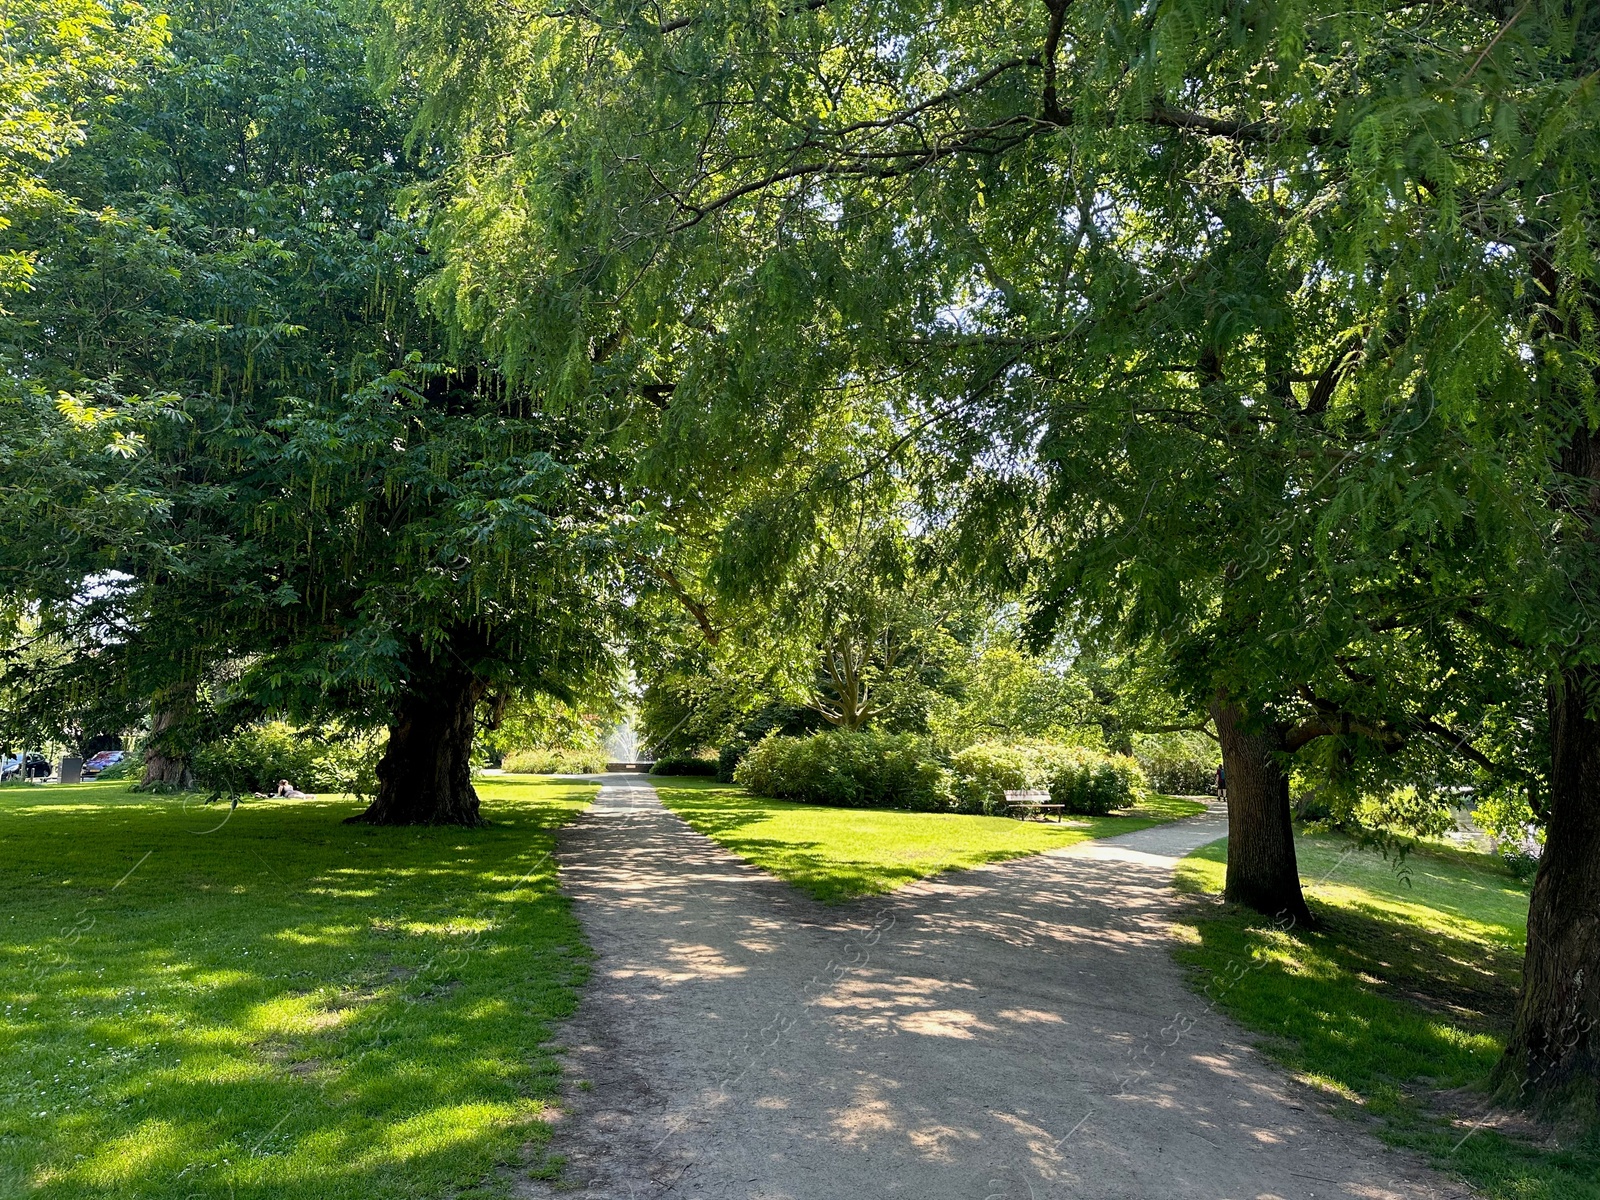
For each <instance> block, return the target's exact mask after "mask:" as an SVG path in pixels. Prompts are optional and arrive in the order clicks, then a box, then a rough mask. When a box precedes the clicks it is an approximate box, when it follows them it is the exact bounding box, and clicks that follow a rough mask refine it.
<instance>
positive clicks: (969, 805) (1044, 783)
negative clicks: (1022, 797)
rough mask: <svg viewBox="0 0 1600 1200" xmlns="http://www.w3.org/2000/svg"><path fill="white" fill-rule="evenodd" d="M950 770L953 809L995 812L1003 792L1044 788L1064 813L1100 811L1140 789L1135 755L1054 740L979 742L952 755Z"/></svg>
mask: <svg viewBox="0 0 1600 1200" xmlns="http://www.w3.org/2000/svg"><path fill="white" fill-rule="evenodd" d="M950 770H951V772H952V774H954V776H955V784H954V787H953V789H952V790H953V792H954V795H955V800H956V810H957V811H958V812H969V813H991V814H996V815H999V814H1003V813H1004V812H1005V793H1006V792H1007V791H1045V790H1048V791H1049V792H1050V798H1051V800H1053V801H1054V802H1055V803H1057V804H1061V805H1064V806H1065V808H1066V810H1067V811H1068V812H1071V813H1088V814H1092V815H1095V816H1103V815H1105V814H1106V813H1108V812H1110V811H1111V810H1112V809H1114V808H1126V807H1127V806H1128V805H1130V804H1135V803H1137V802H1138V800H1139V797H1140V796H1141V795H1142V794H1143V792H1144V777H1143V775H1142V773H1141V771H1140V769H1139V764H1138V762H1137V761H1135V760H1134V759H1132V758H1130V757H1128V756H1127V755H1125V754H1107V753H1106V752H1105V751H1103V750H1095V749H1091V748H1090V747H1087V746H1064V745H1061V744H1060V743H1058V742H1046V741H1026V742H1015V743H1011V744H1004V743H1000V742H980V743H978V745H976V746H968V747H967V748H966V749H965V750H962V751H959V752H958V753H956V754H955V755H953V756H952V757H951V759H950Z"/></svg>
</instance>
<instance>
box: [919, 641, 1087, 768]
mask: <svg viewBox="0 0 1600 1200" xmlns="http://www.w3.org/2000/svg"><path fill="white" fill-rule="evenodd" d="M954 673H955V676H956V680H957V686H958V688H959V691H958V693H957V695H954V696H949V697H940V698H939V700H938V701H936V702H935V704H934V705H933V707H932V711H931V712H930V713H929V716H928V726H929V729H930V731H931V732H932V734H933V736H934V738H935V740H936V741H937V742H938V744H939V745H940V746H942V747H946V748H948V749H949V750H950V751H955V750H959V749H960V748H961V747H963V746H971V745H973V744H975V743H978V742H988V741H1006V740H1015V739H1018V738H1046V739H1049V740H1051V741H1057V742H1068V741H1082V740H1084V739H1085V738H1086V736H1089V737H1093V740H1095V741H1099V736H1098V735H1099V730H1098V729H1097V728H1095V724H1096V722H1095V717H1096V715H1097V713H1096V705H1095V697H1094V693H1093V691H1092V689H1091V688H1090V686H1089V682H1088V681H1087V680H1086V679H1085V678H1084V676H1083V675H1082V674H1081V673H1080V672H1077V671H1074V670H1072V669H1070V668H1069V667H1066V666H1064V665H1063V664H1053V663H1046V662H1044V661H1041V660H1040V659H1039V658H1038V657H1036V656H1034V655H1031V654H1028V653H1026V652H1025V651H1024V650H1022V649H1021V648H1020V647H1019V646H1017V645H1016V644H1015V643H1014V642H1013V641H1012V640H1011V639H1010V638H1007V637H1005V636H1003V635H1002V636H996V637H991V638H990V639H988V640H986V641H985V642H984V643H982V644H981V645H980V646H978V647H976V648H975V650H974V652H973V653H972V654H971V656H970V658H969V660H968V661H967V662H966V663H964V664H962V666H961V667H960V668H959V669H957V670H956V671H955V672H954Z"/></svg>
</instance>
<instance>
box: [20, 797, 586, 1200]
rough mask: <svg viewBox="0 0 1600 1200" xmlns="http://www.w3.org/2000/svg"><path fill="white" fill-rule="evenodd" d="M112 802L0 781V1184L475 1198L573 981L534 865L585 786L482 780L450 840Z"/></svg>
mask: <svg viewBox="0 0 1600 1200" xmlns="http://www.w3.org/2000/svg"><path fill="white" fill-rule="evenodd" d="M125 789H126V785H125V784H86V785H77V786H68V787H50V788H29V789H26V790H22V789H18V790H15V791H14V790H11V789H0V858H3V861H5V862H6V863H7V868H8V869H7V871H6V872H5V873H4V874H3V875H0V1194H5V1195H11V1194H16V1195H19V1196H24V1195H25V1196H28V1197H30V1198H38V1200H57V1198H60V1200H68V1198H70V1200H83V1198H89V1197H118V1198H119V1200H121V1198H123V1197H127V1198H130V1200H131V1198H138V1200H143V1198H146V1197H150V1198H160V1200H182V1198H185V1197H191V1196H205V1197H223V1196H226V1197H231V1198H232V1200H269V1198H277V1197H285V1198H288V1200H335V1198H337V1200H345V1198H349V1200H357V1198H360V1200H368V1198H371V1200H402V1198H405V1200H410V1198H414V1197H423V1196H443V1195H451V1194H460V1193H462V1192H463V1191H465V1190H470V1189H475V1188H478V1187H480V1186H484V1185H487V1186H488V1187H489V1189H490V1190H491V1191H494V1190H496V1189H499V1188H500V1183H501V1180H502V1176H503V1174H504V1172H503V1168H504V1166H505V1165H507V1164H511V1163H515V1162H518V1161H519V1160H520V1157H521V1150H522V1147H523V1146H524V1145H525V1144H527V1143H529V1142H532V1143H534V1144H538V1143H540V1142H542V1141H543V1140H544V1138H545V1137H546V1136H547V1134H546V1130H547V1124H546V1122H545V1120H544V1119H543V1114H545V1113H546V1111H547V1108H548V1103H549V1100H550V1098H551V1097H552V1096H553V1094H554V1087H555V1082H556V1079H557V1078H558V1067H557V1065H556V1062H555V1060H554V1058H553V1056H552V1053H551V1051H550V1049H549V1047H548V1045H547V1038H548V1036H549V1029H550V1025H551V1022H553V1021H554V1020H556V1019H558V1018H560V1017H562V1016H564V1015H566V1014H567V1013H569V1012H570V1011H571V1009H572V1006H573V1004H574V1003H575V1000H576V987H577V985H578V984H579V983H580V982H581V981H582V979H583V977H584V975H585V972H586V970H587V961H588V960H587V951H586V950H585V949H584V945H583V941H582V937H581V933H580V930H579V929H578V926H577V923H576V921H575V920H574V919H573V916H572V914H571V912H570V911H569V908H568V906H567V904H566V901H565V900H564V899H563V898H562V897H561V896H560V894H559V891H558V888H557V880H556V872H555V864H554V861H553V859H552V858H551V857H550V855H551V852H552V851H553V849H554V833H555V830H556V829H557V827H559V826H560V825H561V824H563V823H564V822H566V821H567V820H569V819H571V817H572V816H574V815H575V814H577V813H578V812H579V811H581V810H582V808H583V807H584V806H585V805H586V804H587V803H588V802H589V800H590V799H591V798H592V796H593V794H594V790H595V788H594V785H593V784H586V783H583V782H581V781H544V780H531V779H523V780H496V781H493V782H489V781H485V782H484V783H483V784H482V785H480V792H481V793H482V795H483V798H484V813H485V816H486V817H487V818H488V819H489V820H490V822H491V825H490V826H489V827H488V828H486V829H482V830H475V831H472V832H470V833H469V832H464V831H462V830H458V829H452V830H430V829H373V828H370V827H364V826H345V825H342V824H341V823H340V821H341V819H342V818H343V817H344V816H347V815H349V814H351V813H353V812H355V811H357V808H358V806H357V805H356V804H355V803H354V802H353V801H350V800H344V799H330V798H323V799H320V800H317V801H314V802H307V801H298V802H297V801H246V802H245V803H244V804H241V805H240V807H239V808H238V810H237V811H230V810H227V809H225V808H220V806H212V807H210V808H207V807H205V806H203V805H200V804H197V803H195V802H194V800H193V798H191V797H181V796H180V797H170V798H162V799H161V800H159V801H154V800H152V798H151V797H149V796H138V795H132V794H130V793H128V792H127V791H126V790H125ZM130 870H131V874H130ZM119 881H121V882H120V884H119Z"/></svg>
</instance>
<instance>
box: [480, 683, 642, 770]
mask: <svg viewBox="0 0 1600 1200" xmlns="http://www.w3.org/2000/svg"><path fill="white" fill-rule="evenodd" d="M597 682H600V683H602V684H606V683H610V682H611V681H609V680H603V681H597ZM489 707H490V709H491V716H490V719H489V720H487V721H485V722H483V723H481V724H480V726H479V729H478V744H479V748H480V749H481V750H482V751H483V752H484V753H485V754H486V755H487V756H488V757H489V758H490V761H493V760H494V759H495V758H500V759H502V760H503V759H504V758H505V757H506V756H507V755H511V754H515V753H518V752H521V751H528V750H552V751H567V750H570V751H574V752H576V753H578V754H579V755H580V756H581V757H582V758H583V760H584V761H590V760H595V761H601V760H603V759H604V757H605V749H604V743H605V736H606V728H607V726H608V725H610V724H611V723H613V722H614V721H616V720H618V719H620V718H621V716H622V715H623V714H622V709H621V707H620V705H619V704H618V702H617V698H616V696H615V694H614V693H613V694H607V692H606V691H604V690H600V691H597V692H596V693H595V694H592V695H588V696H584V697H583V698H582V699H581V700H579V701H578V702H577V703H567V702H565V701H562V700H557V699H556V698H555V697H553V696H548V695H541V694H540V693H537V692H518V693H515V694H513V695H510V696H507V697H505V698H504V700H503V701H498V702H496V701H491V702H490V705H489ZM502 765H503V763H502ZM597 769H604V763H603V761H602V766H601V767H600V768H597Z"/></svg>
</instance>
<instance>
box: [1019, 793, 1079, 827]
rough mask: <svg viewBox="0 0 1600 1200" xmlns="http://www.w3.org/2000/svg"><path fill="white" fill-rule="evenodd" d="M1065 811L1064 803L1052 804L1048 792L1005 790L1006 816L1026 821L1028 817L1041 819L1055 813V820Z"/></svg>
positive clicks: (1058, 819) (1059, 818)
mask: <svg viewBox="0 0 1600 1200" xmlns="http://www.w3.org/2000/svg"><path fill="white" fill-rule="evenodd" d="M1065 811H1066V805H1064V804H1052V803H1051V802H1050V793H1049V792H1007V793H1006V816H1008V817H1015V818H1016V819H1017V820H1019V821H1026V820H1027V819H1028V818H1029V817H1032V816H1037V817H1038V818H1039V819H1040V820H1041V821H1043V820H1045V819H1047V818H1048V817H1049V815H1050V814H1051V813H1055V815H1056V820H1057V821H1058V822H1059V821H1060V820H1061V814H1062V813H1063V812H1065Z"/></svg>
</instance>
